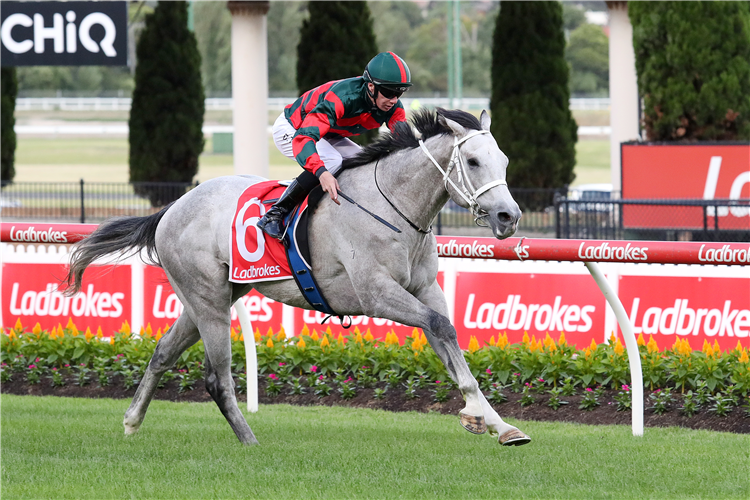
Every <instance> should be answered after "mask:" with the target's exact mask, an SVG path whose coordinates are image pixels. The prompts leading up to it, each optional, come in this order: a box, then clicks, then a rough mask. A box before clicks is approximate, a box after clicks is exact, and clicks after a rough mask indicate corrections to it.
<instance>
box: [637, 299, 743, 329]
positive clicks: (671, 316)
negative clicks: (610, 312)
mask: <svg viewBox="0 0 750 500" xmlns="http://www.w3.org/2000/svg"><path fill="white" fill-rule="evenodd" d="M640 304H641V299H640V298H638V297H636V298H634V299H633V305H632V306H631V308H630V322H631V323H632V324H633V329H634V331H635V333H636V334H638V333H645V334H655V333H659V334H662V335H674V334H677V335H683V336H686V335H698V334H705V335H706V336H708V337H713V336H715V335H716V336H719V337H724V336H727V337H747V336H748V332H750V310H748V309H740V308H737V307H734V308H733V307H732V301H731V300H726V301H724V307H722V308H721V309H718V308H713V309H709V308H697V309H693V308H691V307H689V305H688V299H676V300H675V302H674V306H673V307H666V308H661V307H649V308H648V309H646V310H645V312H643V315H642V316H640V315H639V309H640Z"/></svg>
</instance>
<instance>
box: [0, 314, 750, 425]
mask: <svg viewBox="0 0 750 500" xmlns="http://www.w3.org/2000/svg"><path fill="white" fill-rule="evenodd" d="M161 336H162V330H161V329H158V330H157V331H156V332H155V333H154V332H153V331H152V329H151V327H150V326H149V327H147V328H146V329H142V330H141V332H140V333H139V334H133V332H131V331H130V327H129V326H128V325H127V323H124V324H123V326H122V328H121V329H120V331H118V332H114V334H113V335H112V336H109V337H105V336H104V334H103V333H102V332H101V329H99V331H97V332H96V333H92V332H91V331H90V330H87V331H86V332H83V333H82V332H79V331H78V330H77V328H76V327H75V325H74V324H73V322H72V321H68V324H67V326H66V327H63V326H62V325H58V327H56V328H54V329H52V330H51V331H46V330H42V329H41V328H40V327H39V325H37V326H36V327H34V328H33V329H32V330H31V331H28V330H27V329H25V328H24V327H23V325H22V324H21V323H20V321H19V322H17V323H16V325H15V326H14V327H13V328H6V329H4V330H3V333H2V335H0V345H1V347H2V350H1V353H0V361H1V362H2V363H0V377H1V381H2V382H3V383H5V384H7V383H9V382H12V381H15V382H16V383H17V382H23V383H24V384H25V385H26V386H37V385H43V384H46V385H47V386H51V387H58V388H62V387H65V386H78V387H84V386H98V387H101V388H104V387H108V386H111V385H113V384H117V385H118V386H121V387H122V388H123V389H125V390H130V389H133V388H134V387H135V386H136V385H137V384H138V381H139V380H140V378H141V376H142V375H143V373H144V371H145V369H146V366H147V364H148V362H149V360H150V358H151V356H152V354H153V352H154V348H155V347H156V343H157V341H158V339H159V338H161ZM254 336H255V342H256V345H257V358H258V373H259V379H260V388H261V400H262V401H263V400H265V401H269V400H273V399H277V400H280V401H282V400H283V401H296V400H304V401H305V402H306V404H313V402H314V401H315V400H320V401H321V402H323V403H324V404H328V403H327V402H331V401H332V399H336V400H337V401H344V402H346V401H355V400H356V401H360V402H361V401H362V400H363V398H365V399H367V400H372V401H373V402H374V403H373V404H368V406H373V405H374V406H378V403H376V402H377V401H384V400H387V399H388V400H394V399H398V400H399V401H402V402H403V403H404V405H405V406H407V407H408V406H409V404H408V402H409V401H412V400H417V399H420V398H421V399H422V401H424V400H429V401H430V402H431V403H435V404H438V405H440V404H449V403H450V402H451V401H453V400H457V401H458V402H459V403H460V394H458V391H456V388H455V385H454V384H453V382H451V381H450V379H449V377H448V375H447V372H446V371H445V368H444V366H443V364H442V362H441V361H440V360H439V358H438V357H437V355H436V354H435V352H434V351H433V350H432V349H431V348H430V346H429V345H428V343H427V339H426V337H425V335H424V333H422V332H420V331H418V330H417V329H415V330H414V331H413V332H412V335H411V336H410V337H407V338H406V341H405V342H403V343H401V342H400V341H399V339H398V338H397V337H396V335H395V334H394V333H392V332H391V333H389V334H388V335H387V336H386V337H385V339H383V340H380V339H375V338H373V336H372V335H371V334H370V333H369V331H367V332H365V333H364V334H363V333H362V332H360V331H359V330H358V329H356V328H355V329H354V330H353V331H352V332H351V333H349V334H348V335H344V334H343V333H338V334H333V333H332V331H331V329H330V327H328V328H327V329H326V331H325V332H322V333H318V332H317V331H315V330H313V331H312V332H310V331H309V330H308V329H307V327H305V328H304V329H303V330H302V331H301V332H300V333H299V335H297V336H294V337H288V336H287V334H286V333H285V332H284V330H283V328H282V329H281V330H280V331H278V332H272V331H271V330H269V331H268V332H267V333H266V334H265V335H261V334H260V332H258V331H256V332H255V333H254ZM638 345H639V350H640V354H641V364H642V367H643V378H644V384H645V389H646V390H647V393H648V397H647V403H646V406H647V408H648V410H649V411H650V412H651V413H652V414H654V415H662V414H664V413H667V412H670V411H673V410H679V414H680V415H682V416H684V417H692V416H693V415H695V414H696V413H703V414H711V415H714V416H716V417H719V418H721V417H725V416H727V415H729V414H730V413H732V412H734V414H735V415H737V413H748V414H750V401H749V399H750V358H749V357H748V349H747V348H744V347H743V346H742V345H741V344H740V343H739V342H738V344H737V347H736V348H735V349H733V350H731V351H724V352H721V351H720V350H719V348H718V344H714V345H713V346H712V345H710V344H708V343H705V344H704V346H703V349H702V350H701V351H693V350H692V349H691V348H690V347H689V345H688V343H687V342H686V341H684V340H682V339H680V338H677V339H676V340H675V343H674V344H673V345H672V346H671V347H670V348H667V349H660V348H659V346H658V345H657V344H656V341H655V340H654V338H653V337H652V338H650V339H649V340H648V342H646V340H645V339H644V338H643V336H639V338H638ZM464 355H465V357H466V361H467V363H468V365H469V368H470V369H471V371H472V373H473V374H474V376H475V377H476V379H477V381H478V382H479V386H480V388H481V389H482V390H483V391H484V393H485V394H486V396H487V398H488V399H489V400H490V402H492V403H493V404H495V405H499V404H503V403H504V402H506V401H509V400H510V401H513V402H515V403H518V404H519V405H520V407H521V408H526V407H530V406H532V405H539V404H540V403H542V404H544V405H545V406H546V407H547V408H548V410H546V411H554V412H557V411H562V410H564V409H566V406H567V407H569V406H570V405H575V406H576V408H577V410H579V411H580V412H589V411H592V412H593V411H595V410H597V408H598V407H600V406H602V405H605V406H610V407H613V408H616V409H617V410H630V405H631V395H630V388H629V386H628V384H629V383H630V372H629V365H628V359H627V353H626V352H625V348H624V346H623V344H622V343H621V342H620V340H619V339H617V338H615V337H614V336H613V337H612V338H611V339H610V341H609V342H608V343H605V344H598V345H597V344H596V343H594V342H592V343H591V345H589V346H587V347H585V348H583V349H576V348H575V347H574V346H571V345H569V344H568V343H567V342H566V341H565V334H564V333H561V334H560V335H559V337H558V338H557V340H554V339H553V338H552V337H551V336H550V335H549V334H547V335H546V336H545V338H544V339H542V340H537V339H536V338H534V337H532V338H531V339H529V338H528V336H527V335H525V336H524V339H523V342H522V343H520V344H509V343H508V340H507V335H506V334H498V336H497V340H495V337H493V338H492V339H491V341H490V342H489V344H488V345H485V346H479V344H478V342H477V341H476V339H475V338H472V339H471V342H470V344H469V349H468V350H467V351H465V353H464ZM203 361H204V351H203V344H202V342H198V343H197V344H195V345H194V346H192V347H191V348H189V349H188V350H187V351H185V352H184V353H183V354H182V356H180V358H179V359H178V361H177V363H176V365H175V367H174V368H173V369H172V370H170V371H168V372H167V373H166V374H165V375H164V377H163V379H162V384H163V385H165V386H166V385H169V386H170V387H172V388H173V390H175V391H177V393H186V392H189V391H192V390H193V389H194V388H196V387H199V386H202V385H203V384H202V382H199V381H201V380H202V379H203V364H202V363H203ZM232 371H233V375H234V376H235V379H236V381H237V385H238V392H240V393H243V392H244V391H245V390H246V385H247V379H246V374H245V348H244V339H243V335H242V333H241V332H235V331H234V330H232ZM385 406H387V405H385ZM459 408H460V406H459ZM735 410H737V411H736V412H735ZM568 411H570V410H568ZM505 413H506V414H507V412H505ZM625 413H628V411H625Z"/></svg>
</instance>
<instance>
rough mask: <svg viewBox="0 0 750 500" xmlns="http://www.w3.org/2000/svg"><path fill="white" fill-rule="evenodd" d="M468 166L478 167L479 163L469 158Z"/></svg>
mask: <svg viewBox="0 0 750 500" xmlns="http://www.w3.org/2000/svg"><path fill="white" fill-rule="evenodd" d="M469 166H470V167H478V166H479V162H478V161H476V160H475V159H474V158H469Z"/></svg>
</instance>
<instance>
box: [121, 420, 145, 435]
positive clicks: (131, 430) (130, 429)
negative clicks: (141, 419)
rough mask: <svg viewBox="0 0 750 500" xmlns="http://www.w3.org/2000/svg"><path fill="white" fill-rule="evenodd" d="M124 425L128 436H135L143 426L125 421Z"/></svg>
mask: <svg viewBox="0 0 750 500" xmlns="http://www.w3.org/2000/svg"><path fill="white" fill-rule="evenodd" d="M122 425H123V427H125V435H126V436H133V435H135V434H136V433H137V432H138V429H140V427H141V426H140V424H139V425H133V424H127V423H125V422H123V424H122Z"/></svg>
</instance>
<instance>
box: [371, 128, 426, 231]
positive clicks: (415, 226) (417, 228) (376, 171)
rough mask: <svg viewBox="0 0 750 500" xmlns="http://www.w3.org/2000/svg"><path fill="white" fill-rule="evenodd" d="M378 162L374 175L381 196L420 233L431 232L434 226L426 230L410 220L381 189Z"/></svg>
mask: <svg viewBox="0 0 750 500" xmlns="http://www.w3.org/2000/svg"><path fill="white" fill-rule="evenodd" d="M420 142H421V141H420ZM378 163H380V160H378V161H376V162H375V173H374V175H375V186H377V188H378V191H380V195H381V196H382V197H383V198H385V201H387V202H388V204H389V205H390V206H391V207H392V208H393V210H395V211H396V213H397V214H398V215H400V216H401V218H402V219H404V220H405V221H406V222H407V223H408V224H409V225H410V226H411V227H412V228H414V229H415V230H417V231H419V232H420V233H423V234H430V233H431V232H432V226H430V228H429V229H428V230H426V231H425V230H424V229H422V228H421V227H419V226H417V225H416V224H414V223H413V222H412V221H410V220H409V218H408V217H407V216H405V215H404V214H403V213H402V212H401V210H399V209H398V208H397V207H396V205H394V204H393V202H392V201H391V200H390V199H388V197H387V196H386V195H385V193H384V192H383V190H382V189H380V184H378Z"/></svg>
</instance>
